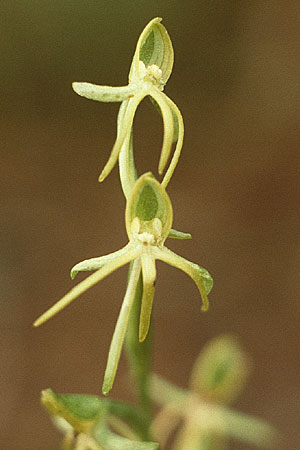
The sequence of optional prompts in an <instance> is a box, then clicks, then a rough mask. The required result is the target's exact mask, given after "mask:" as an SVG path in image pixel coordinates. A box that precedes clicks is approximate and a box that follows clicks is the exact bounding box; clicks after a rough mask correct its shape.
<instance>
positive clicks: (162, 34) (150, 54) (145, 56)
mask: <svg viewBox="0 0 300 450" xmlns="http://www.w3.org/2000/svg"><path fill="white" fill-rule="evenodd" d="M161 21H162V19H161V18H160V17H156V18H155V19H153V20H151V21H150V22H149V23H148V25H147V26H146V27H145V28H144V30H143V31H142V33H141V35H140V37H139V39H138V42H137V46H136V50H135V53H134V57H133V60H132V64H131V69H130V74H129V81H130V82H131V81H134V80H136V79H139V71H140V67H139V62H140V61H142V62H143V64H144V65H145V67H146V68H147V67H149V66H151V65H156V66H157V67H158V68H159V69H160V70H161V71H162V84H166V82H167V81H168V79H169V77H170V75H171V72H172V68H173V62H174V52H173V46H172V42H171V39H170V37H169V35H168V32H167V30H166V29H165V27H164V26H163V25H162V24H161V23H160V22H161Z"/></svg>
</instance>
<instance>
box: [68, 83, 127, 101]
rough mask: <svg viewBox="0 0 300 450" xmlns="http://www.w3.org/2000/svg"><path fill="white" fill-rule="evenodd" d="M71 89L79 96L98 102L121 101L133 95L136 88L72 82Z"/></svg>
mask: <svg viewBox="0 0 300 450" xmlns="http://www.w3.org/2000/svg"><path fill="white" fill-rule="evenodd" d="M72 87H73V90H74V91H75V92H76V94H78V95H80V96H81V97H85V98H88V99H90V100H96V101H98V102H122V101H123V100H126V99H128V98H130V97H133V96H134V94H135V91H136V88H135V87H133V86H131V85H128V86H99V85H97V84H92V83H78V82H76V81H75V82H74V83H72Z"/></svg>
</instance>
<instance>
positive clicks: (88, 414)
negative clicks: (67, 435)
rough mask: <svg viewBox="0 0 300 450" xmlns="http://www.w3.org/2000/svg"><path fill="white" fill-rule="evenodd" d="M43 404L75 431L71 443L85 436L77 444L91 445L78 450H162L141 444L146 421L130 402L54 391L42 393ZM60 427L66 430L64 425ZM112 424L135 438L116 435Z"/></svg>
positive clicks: (144, 443) (151, 445) (150, 443)
mask: <svg viewBox="0 0 300 450" xmlns="http://www.w3.org/2000/svg"><path fill="white" fill-rule="evenodd" d="M41 402H42V404H43V405H44V407H45V408H46V409H47V410H48V411H49V412H50V413H51V414H52V415H53V416H54V417H55V418H60V419H63V420H65V421H66V422H67V423H68V424H69V425H70V426H71V427H72V429H73V430H74V432H73V435H71V444H72V443H73V441H75V439H76V434H77V433H80V434H81V436H80V438H79V439H78V438H77V440H76V442H77V444H78V440H80V442H83V443H87V447H84V446H80V447H79V444H78V447H76V448H88V449H90V448H91V447H90V445H91V446H92V448H93V449H94V448H95V449H97V450H98V449H100V450H101V449H103V450H104V449H105V450H120V449H122V450H156V449H158V444H156V443H154V442H140V441H141V439H142V438H143V437H142V434H141V431H140V430H141V425H143V423H142V422H143V420H144V418H143V416H142V414H141V412H140V411H138V410H137V409H136V408H134V407H133V406H131V405H129V404H127V403H123V402H118V401H114V400H109V399H106V398H100V397H98V396H96V395H85V394H64V395H61V394H55V393H54V392H53V391H52V390H51V389H46V390H44V391H43V392H42V397H41ZM120 416H121V417H122V419H120ZM57 425H58V427H59V428H62V427H61V426H60V422H58V423H57ZM110 425H112V426H114V425H119V426H118V428H120V430H121V429H122V430H123V431H124V430H126V432H127V434H129V433H130V437H131V438H133V439H128V437H124V436H120V435H119V434H116V433H115V432H113V431H112V430H111V429H110ZM129 425H130V428H129ZM65 428H66V427H65ZM114 428H117V427H116V426H115V427H114ZM66 429H67V428H66ZM131 429H132V430H133V431H131ZM67 430H68V429H67ZM62 431H63V430H62ZM68 431H69V430H68ZM70 448H74V447H73V446H72V447H70Z"/></svg>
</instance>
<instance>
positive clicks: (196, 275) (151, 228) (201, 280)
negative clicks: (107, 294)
mask: <svg viewBox="0 0 300 450" xmlns="http://www.w3.org/2000/svg"><path fill="white" fill-rule="evenodd" d="M125 221H126V230H127V234H128V238H129V242H128V244H127V245H125V247H123V248H121V249H120V250H118V251H116V252H114V253H111V254H109V255H105V256H102V257H99V258H92V259H88V260H85V261H82V262H80V263H78V264H76V265H75V266H74V267H73V269H72V270H71V277H72V278H74V277H75V276H76V274H77V273H78V272H79V271H87V270H88V271H89V270H96V272H95V273H94V274H92V275H90V276H89V277H88V278H86V279H85V280H83V281H82V282H81V283H79V284H78V285H77V286H75V287H74V288H73V289H71V291H70V292H69V293H68V294H66V295H65V296H64V297H63V298H62V299H61V300H59V301H58V302H57V303H56V304H55V305H53V306H52V307H51V308H50V309H49V310H48V311H46V312H45V313H44V314H43V315H42V316H41V317H39V318H38V319H37V320H36V321H35V323H34V326H39V325H41V324H42V323H44V322H46V321H47V320H48V319H50V318H51V317H52V316H54V315H55V314H56V313H58V312H59V311H61V310H62V309H63V308H65V306H67V305H68V304H69V303H71V302H72V301H73V300H75V299H76V298H77V297H78V296H79V295H81V294H82V293H83V292H85V291H86V290H87V289H89V288H90V287H92V286H93V285H95V284H96V283H98V281H100V280H102V279H103V278H104V277H106V276H107V275H109V274H110V273H111V272H113V271H114V270H116V269H118V268H119V267H121V266H123V265H125V264H127V263H129V262H131V261H132V267H131V271H130V276H129V280H128V285H127V290H126V293H125V297H124V301H123V304H122V308H121V311H120V315H119V318H118V321H117V325H116V328H115V332H114V335H113V339H112V342H111V346H110V351H109V357H108V363H107V368H106V372H105V377H104V384H103V392H104V393H105V394H107V393H108V392H109V390H110V389H111V387H112V383H113V380H114V377H115V373H116V370H117V365H118V361H119V358H120V353H121V349H122V345H123V341H124V337H125V333H126V330H127V324H128V319H129V316H130V311H131V307H132V304H133V300H134V295H135V291H136V287H137V283H138V279H139V276H140V273H141V272H142V275H143V297H142V303H141V313H140V326H139V339H140V341H143V340H144V339H145V338H146V336H147V333H148V329H149V325H150V318H151V310H152V301H153V297H154V290H155V279H156V267H155V261H156V260H157V259H159V260H161V261H164V262H166V263H168V264H170V265H171V266H175V267H177V268H179V269H181V270H183V271H184V272H185V273H187V274H188V275H189V276H190V277H191V278H192V279H193V280H194V282H195V283H196V285H197V287H198V289H199V292H200V295H201V298H202V302H203V306H202V310H203V311H206V310H207V309H208V298H207V294H208V293H209V292H210V290H211V288H212V285H213V281H212V278H211V276H210V274H209V273H208V272H207V270H205V269H203V268H202V267H200V266H198V265H197V264H194V263H192V262H190V261H188V260H186V259H184V258H182V257H181V256H179V255H177V254H176V253H174V252H172V251H171V250H169V249H168V248H166V247H165V246H164V242H165V240H166V238H167V237H168V235H169V233H170V230H171V225H172V221H173V210H172V205H171V201H170V199H169V196H168V194H167V193H166V191H165V189H164V188H163V187H162V186H161V184H160V183H159V182H158V181H157V180H156V179H155V178H154V177H153V175H152V174H151V173H150V172H148V173H145V174H144V175H142V176H141V177H140V178H139V179H138V180H137V181H136V183H135V185H134V188H133V190H132V192H131V195H130V197H129V199H128V201H127V204H126V212H125Z"/></svg>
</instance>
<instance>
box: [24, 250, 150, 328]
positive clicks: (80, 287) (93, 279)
mask: <svg viewBox="0 0 300 450" xmlns="http://www.w3.org/2000/svg"><path fill="white" fill-rule="evenodd" d="M140 252H141V250H140V249H139V248H136V247H133V246H130V247H128V251H127V252H126V253H125V254H123V255H121V256H119V257H118V258H116V259H113V260H112V261H109V262H108V263H107V264H106V265H105V266H103V267H102V268H101V269H99V270H97V272H95V273H93V274H92V275H90V276H89V277H88V278H86V279H85V280H83V281H81V283H79V284H77V285H76V286H75V287H74V288H73V289H71V290H70V291H69V292H68V293H67V294H66V295H65V296H64V297H62V298H61V299H60V300H59V301H58V302H57V303H55V305H53V306H52V307H51V308H50V309H48V310H47V311H46V312H45V313H44V314H42V315H41V316H40V317H39V318H38V319H37V320H36V321H35V322H34V324H33V326H35V327H38V326H40V325H42V324H43V323H44V322H46V321H47V320H49V319H50V318H51V317H53V316H54V315H55V314H57V313H58V312H59V311H61V310H62V309H64V308H65V307H66V306H67V305H69V303H71V302H72V301H73V300H75V299H76V298H77V297H79V295H81V294H83V293H84V292H85V291H87V290H88V289H89V288H90V287H92V286H94V285H95V284H96V283H98V282H99V281H101V280H102V279H103V278H105V277H107V275H109V274H110V273H112V272H113V271H114V270H116V269H118V268H119V267H122V266H124V265H125V264H127V263H129V262H130V261H132V260H133V259H135V258H137V257H138V256H139V254H140Z"/></svg>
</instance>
